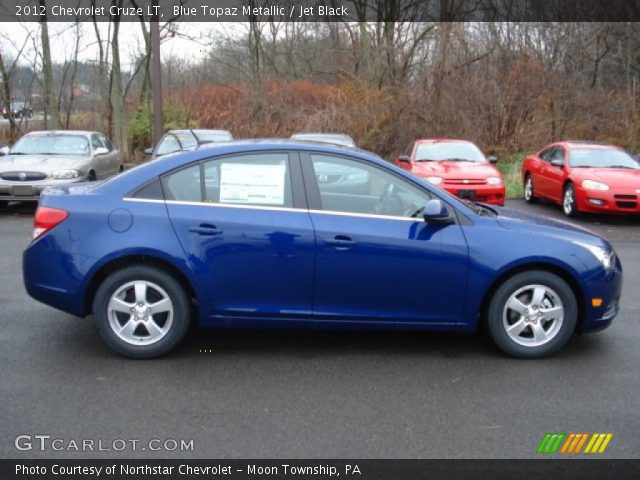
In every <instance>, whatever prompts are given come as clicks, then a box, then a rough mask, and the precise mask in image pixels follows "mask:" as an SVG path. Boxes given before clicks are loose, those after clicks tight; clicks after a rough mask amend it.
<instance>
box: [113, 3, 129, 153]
mask: <svg viewBox="0 0 640 480" xmlns="http://www.w3.org/2000/svg"><path fill="white" fill-rule="evenodd" d="M122 4H123V0H112V5H114V6H116V7H122ZM119 33H120V17H119V16H117V17H115V18H114V19H113V35H112V36H111V82H112V90H111V105H112V108H113V126H114V136H115V140H116V143H117V144H118V146H119V147H120V151H121V152H122V156H123V157H124V159H125V161H126V160H128V159H129V146H128V144H127V125H126V119H125V111H124V96H123V90H122V70H121V68H120V45H119V40H118V35H119Z"/></svg>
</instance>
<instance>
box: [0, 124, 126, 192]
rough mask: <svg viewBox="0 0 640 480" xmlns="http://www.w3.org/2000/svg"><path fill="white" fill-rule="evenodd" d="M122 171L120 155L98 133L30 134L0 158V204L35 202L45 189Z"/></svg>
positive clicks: (95, 178) (62, 132)
mask: <svg viewBox="0 0 640 480" xmlns="http://www.w3.org/2000/svg"><path fill="white" fill-rule="evenodd" d="M0 155H1V154H0ZM123 169H124V165H123V163H122V156H121V155H120V152H119V151H118V150H115V149H114V148H113V146H112V145H111V142H110V141H109V140H108V139H107V138H106V137H105V136H104V135H102V134H101V133H98V132H85V131H67V130H59V131H41V132H32V133H29V134H27V135H24V136H23V137H22V138H20V140H18V141H17V142H16V143H15V144H14V145H13V146H12V147H11V149H9V152H8V153H7V154H6V155H2V156H0V203H6V202H8V201H37V200H38V198H39V196H40V192H41V191H42V190H43V189H44V188H45V187H49V186H60V185H66V184H69V183H76V182H84V181H93V180H99V179H104V178H108V177H111V176H112V175H116V174H117V173H118V172H121V171H122V170H123Z"/></svg>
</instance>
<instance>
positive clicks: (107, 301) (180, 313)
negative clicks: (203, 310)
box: [93, 265, 191, 358]
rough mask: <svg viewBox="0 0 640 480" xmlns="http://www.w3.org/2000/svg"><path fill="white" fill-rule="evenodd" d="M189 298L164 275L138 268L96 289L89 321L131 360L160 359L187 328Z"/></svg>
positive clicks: (126, 270) (124, 271)
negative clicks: (91, 317) (91, 315)
mask: <svg viewBox="0 0 640 480" xmlns="http://www.w3.org/2000/svg"><path fill="white" fill-rule="evenodd" d="M190 313H191V310H190V308H189V298H188V296H187V295H186V293H185V291H184V289H183V288H182V286H181V285H180V284H179V283H178V282H177V281H176V280H174V278H173V277H172V276H171V275H169V274H167V273H166V272H165V271H163V270H160V269H158V268H155V267H147V266H143V265H139V266H132V267H127V268H124V269H122V270H118V271H116V272H114V273H112V274H111V275H109V276H108V277H107V278H106V279H105V280H104V281H103V282H102V284H101V285H100V287H99V288H98V290H97V291H96V294H95V298H94V301H93V318H94V322H95V324H96V327H97V328H98V332H99V333H100V336H101V337H102V339H103V340H104V341H105V342H106V343H107V345H109V346H110V347H111V348H112V349H113V350H115V351H116V352H118V353H120V354H122V355H126V356H128V357H134V358H152V357H157V356H159V355H163V354H165V353H167V352H169V351H170V350H172V349H173V348H175V347H176V345H178V343H179V342H180V341H181V340H182V338H183V337H184V335H185V333H186V332H187V328H188V326H189V321H190Z"/></svg>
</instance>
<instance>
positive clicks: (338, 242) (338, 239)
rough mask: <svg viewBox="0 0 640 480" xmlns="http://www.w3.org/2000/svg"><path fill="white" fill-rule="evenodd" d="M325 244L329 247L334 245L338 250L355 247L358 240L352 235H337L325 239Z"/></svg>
mask: <svg viewBox="0 0 640 480" xmlns="http://www.w3.org/2000/svg"><path fill="white" fill-rule="evenodd" d="M324 244H325V245H327V246H329V247H333V248H335V249H336V250H348V249H350V248H352V247H355V246H356V245H357V244H358V242H356V241H355V240H352V239H351V237H347V236H346V235H336V236H335V237H333V238H327V239H325V241H324Z"/></svg>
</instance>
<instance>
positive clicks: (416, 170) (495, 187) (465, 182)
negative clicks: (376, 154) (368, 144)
mask: <svg viewBox="0 0 640 480" xmlns="http://www.w3.org/2000/svg"><path fill="white" fill-rule="evenodd" d="M497 161H498V159H497V158H496V157H488V158H487V157H485V156H484V154H483V153H482V152H481V151H480V149H479V148H478V147H476V146H475V145H474V144H473V143H471V142H467V141H466V140H453V139H449V138H430V139H422V140H415V141H414V142H412V143H411V144H410V145H409V147H408V148H407V151H406V153H405V155H400V156H399V157H398V158H397V159H396V161H395V162H394V163H395V164H396V165H397V166H399V167H400V168H404V169H405V170H409V171H410V172H411V173H413V174H414V175H417V176H418V177H422V178H424V179H425V180H427V181H429V182H431V183H433V184H434V185H438V186H439V187H441V188H443V189H444V190H446V191H447V192H449V193H451V194H453V195H457V196H458V197H460V198H464V199H468V200H472V201H474V202H483V203H489V204H493V205H504V196H505V187H504V180H503V179H502V173H501V172H500V170H498V169H497V168H496V167H495V166H494V165H492V163H496V162H497Z"/></svg>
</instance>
